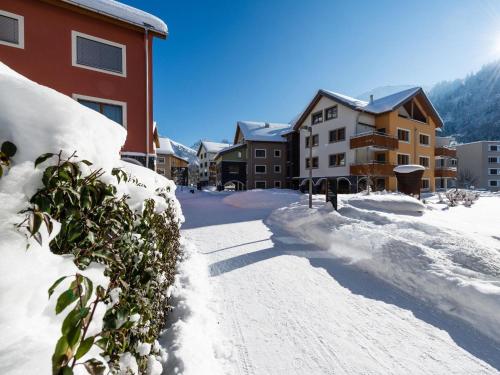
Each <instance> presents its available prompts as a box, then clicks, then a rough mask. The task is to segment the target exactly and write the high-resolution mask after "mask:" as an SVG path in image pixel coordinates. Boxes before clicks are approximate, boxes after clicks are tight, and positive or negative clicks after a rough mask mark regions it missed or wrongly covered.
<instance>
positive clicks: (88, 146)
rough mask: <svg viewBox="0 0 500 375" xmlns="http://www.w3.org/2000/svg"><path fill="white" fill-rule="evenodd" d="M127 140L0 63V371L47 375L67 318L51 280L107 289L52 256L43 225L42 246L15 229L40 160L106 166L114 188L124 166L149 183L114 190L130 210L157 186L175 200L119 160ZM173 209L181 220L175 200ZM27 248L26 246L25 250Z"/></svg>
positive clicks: (97, 276) (96, 275) (94, 353)
mask: <svg viewBox="0 0 500 375" xmlns="http://www.w3.org/2000/svg"><path fill="white" fill-rule="evenodd" d="M125 137H126V132H125V130H124V129H123V128H122V127H120V126H117V124H116V123H114V122H113V121H111V120H108V119H107V118H106V117H104V116H102V115H101V114H99V113H97V112H95V111H93V110H91V109H88V108H86V107H84V106H81V105H79V104H78V103H77V102H75V101H74V100H72V99H71V98H69V97H67V96H65V95H62V94H60V93H58V92H56V91H54V90H52V89H49V88H47V87H44V86H41V85H38V84H36V83H34V82H32V81H30V80H28V79H26V78H24V77H22V76H21V75H19V74H17V73H16V72H14V71H12V70H11V69H9V68H8V67H7V66H5V65H4V64H2V63H0V143H1V142H3V141H7V140H8V141H11V142H13V143H14V144H15V145H16V146H17V153H16V155H15V156H14V157H13V158H12V167H11V168H10V169H9V170H8V171H6V173H4V175H3V177H2V178H1V179H0V202H1V204H0V253H1V254H2V261H1V262H0V306H2V308H1V309H0V332H2V333H1V336H2V339H1V340H0V357H1V358H2V361H0V373H2V374H6V373H9V374H49V373H51V356H52V353H53V351H54V347H55V344H56V341H57V339H58V338H59V336H60V329H61V324H62V321H63V319H64V318H65V316H66V315H67V312H63V313H61V314H59V315H55V312H54V307H55V303H56V300H57V296H58V295H59V294H60V292H61V291H62V290H64V288H65V287H67V284H66V283H64V282H63V283H62V284H61V285H60V286H59V287H58V288H57V289H56V291H55V293H54V295H53V297H52V298H51V299H50V300H48V295H47V290H48V288H49V287H50V286H51V285H52V284H53V282H54V281H55V280H57V279H58V278H59V277H61V276H63V275H72V274H75V273H77V272H80V273H82V274H84V275H86V276H88V277H90V278H91V279H92V280H93V282H94V286H96V285H97V284H100V285H102V286H104V287H106V286H107V283H108V280H107V278H106V277H104V274H103V267H101V266H97V265H91V266H90V267H89V268H88V269H87V270H85V271H83V272H82V271H79V270H78V269H77V268H76V266H75V265H74V264H73V261H72V257H70V256H59V255H54V254H52V253H51V251H50V249H49V247H48V243H49V240H50V239H49V238H48V235H47V233H46V232H45V229H44V228H45V227H44V226H43V225H42V227H41V233H42V236H43V246H40V245H38V243H37V242H35V241H29V242H28V240H27V238H26V237H25V235H24V234H22V233H20V231H19V230H18V229H17V228H16V227H15V225H16V224H19V223H20V222H22V221H23V219H24V215H22V214H19V212H20V211H21V210H23V209H25V208H27V207H28V200H29V198H30V197H31V196H32V195H33V194H34V193H35V192H36V190H37V189H38V188H39V187H41V185H42V183H41V177H42V172H43V169H44V167H43V165H41V166H39V167H37V168H35V166H34V160H35V159H36V158H37V157H38V156H40V155H41V154H43V153H46V152H53V153H58V152H59V151H60V150H63V151H64V154H65V155H70V154H71V153H73V152H74V151H77V154H78V157H79V159H88V160H90V161H92V162H93V163H94V165H93V166H92V168H94V169H95V168H103V170H104V171H105V173H106V174H105V175H104V176H103V179H104V180H106V181H107V182H113V183H116V179H115V177H113V176H111V174H110V171H111V169H112V168H113V167H124V169H125V170H126V171H127V172H129V173H130V174H132V175H133V176H134V177H136V178H137V180H138V181H139V182H141V183H144V184H146V186H147V188H146V187H144V186H137V185H136V184H134V183H127V184H123V183H122V184H120V185H119V186H118V189H119V191H120V192H121V193H123V194H128V195H130V197H131V198H130V205H131V207H132V208H140V207H141V205H142V204H143V201H144V199H146V198H153V199H155V200H156V201H157V202H160V201H161V200H158V199H157V197H156V194H155V189H156V188H169V189H170V193H169V194H170V196H171V198H172V199H173V200H174V201H175V202H177V201H176V199H175V197H174V196H173V193H174V189H175V186H174V185H173V183H171V182H170V181H168V180H167V179H165V178H164V177H161V176H159V175H157V174H155V173H154V172H152V171H150V170H147V169H145V168H142V167H138V166H135V165H132V164H128V163H122V162H120V160H119V151H120V149H121V146H122V145H123V143H124V141H125ZM45 164H46V163H44V165H45ZM84 167H85V166H84V165H82V169H84ZM162 204H164V203H162ZM161 208H162V207H161V206H159V207H158V209H161ZM176 209H177V212H178V214H179V215H180V213H181V212H180V207H179V206H178V203H176ZM55 224H56V225H55V229H54V232H53V233H52V236H55V235H56V234H57V231H58V230H59V228H58V223H55ZM28 243H29V244H30V247H29V248H28V249H26V246H27V244H28ZM105 311H106V306H104V305H102V304H101V305H98V308H97V311H96V315H95V317H94V319H93V322H95V324H94V323H93V325H92V324H91V326H90V328H89V331H88V334H89V335H91V334H95V333H97V332H99V331H100V327H99V326H100V325H101V324H102V317H103V315H104V313H105ZM99 351H100V350H99V349H98V348H96V347H94V348H92V349H91V351H90V352H89V353H88V354H87V355H86V356H85V357H84V358H82V360H83V361H84V360H85V359H86V358H87V357H96V358H99V355H98V353H99ZM151 366H153V367H154V366H155V363H152V364H151ZM156 367H157V366H156ZM77 368H78V370H77ZM77 368H75V373H82V371H83V373H86V372H85V370H83V366H78V367H77Z"/></svg>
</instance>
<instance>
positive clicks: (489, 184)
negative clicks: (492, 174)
mask: <svg viewBox="0 0 500 375" xmlns="http://www.w3.org/2000/svg"><path fill="white" fill-rule="evenodd" d="M492 181H496V183H497V185H496V186H493V185H491V182H492ZM488 187H492V188H497V187H500V180H488Z"/></svg>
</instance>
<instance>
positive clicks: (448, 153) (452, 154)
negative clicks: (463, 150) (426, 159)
mask: <svg viewBox="0 0 500 375" xmlns="http://www.w3.org/2000/svg"><path fill="white" fill-rule="evenodd" d="M434 155H435V156H444V157H448V158H456V157H457V150H456V149H454V148H448V147H436V149H435V150H434Z"/></svg>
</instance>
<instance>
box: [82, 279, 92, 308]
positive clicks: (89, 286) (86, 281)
mask: <svg viewBox="0 0 500 375" xmlns="http://www.w3.org/2000/svg"><path fill="white" fill-rule="evenodd" d="M83 285H84V286H85V293H84V295H83V298H82V301H83V302H82V303H83V304H84V305H86V304H87V302H88V301H89V300H90V297H92V292H93V290H94V285H93V284H92V280H90V279H89V278H88V277H83Z"/></svg>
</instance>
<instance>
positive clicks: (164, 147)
mask: <svg viewBox="0 0 500 375" xmlns="http://www.w3.org/2000/svg"><path fill="white" fill-rule="evenodd" d="M156 153H157V154H165V155H175V152H174V148H173V147H172V143H171V142H170V138H165V137H160V147H158V148H157V149H156Z"/></svg>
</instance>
